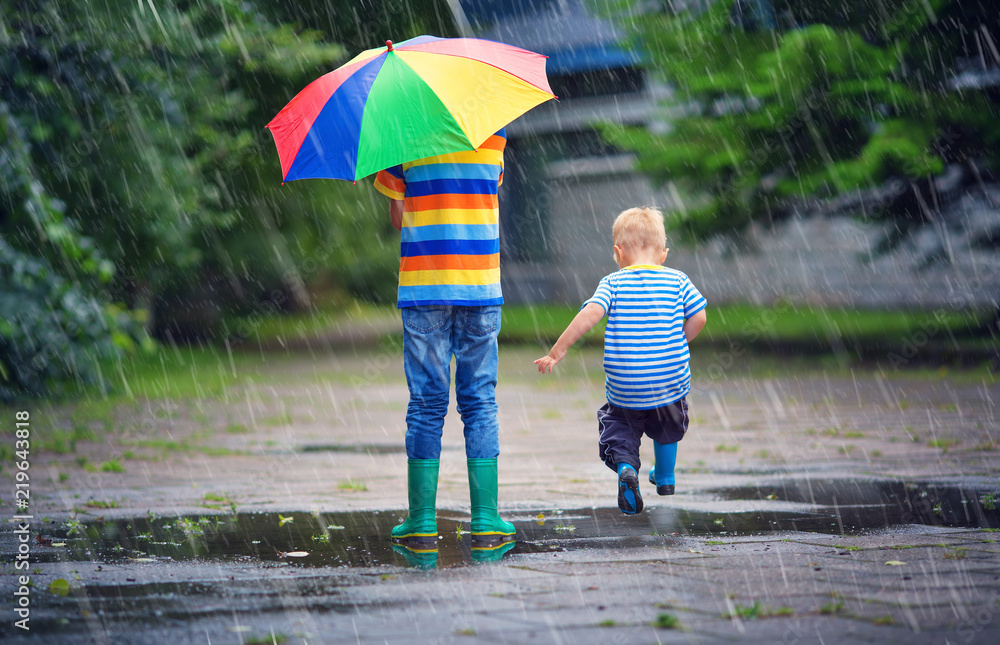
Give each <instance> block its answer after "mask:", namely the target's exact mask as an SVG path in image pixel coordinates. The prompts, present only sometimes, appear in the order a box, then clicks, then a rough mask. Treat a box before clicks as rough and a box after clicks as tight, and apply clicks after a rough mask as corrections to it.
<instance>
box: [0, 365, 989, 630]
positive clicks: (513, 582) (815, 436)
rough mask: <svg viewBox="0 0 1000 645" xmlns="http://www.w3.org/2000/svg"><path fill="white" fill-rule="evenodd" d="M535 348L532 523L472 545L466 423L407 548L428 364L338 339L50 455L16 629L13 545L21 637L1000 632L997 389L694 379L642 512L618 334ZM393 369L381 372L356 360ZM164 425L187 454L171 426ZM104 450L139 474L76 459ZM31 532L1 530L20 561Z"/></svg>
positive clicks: (527, 454)
mask: <svg viewBox="0 0 1000 645" xmlns="http://www.w3.org/2000/svg"><path fill="white" fill-rule="evenodd" d="M510 354H511V353H510V352H508V355H507V356H505V357H504V358H505V360H506V359H509V358H511V356H510ZM514 354H515V355H516V358H517V361H516V362H507V363H506V365H505V366H503V367H502V370H501V384H500V390H499V392H500V397H501V399H500V403H501V425H502V433H503V434H502V437H501V441H502V446H503V454H502V456H501V468H500V475H501V491H500V499H501V510H502V512H503V515H504V516H505V517H506V518H507V519H510V520H512V521H513V522H514V523H515V525H516V527H517V530H518V533H517V536H516V540H515V541H514V542H512V543H506V544H501V545H492V548H480V545H473V544H472V543H471V542H470V540H469V535H468V533H467V532H466V529H467V526H468V501H467V499H468V498H467V496H468V488H467V483H466V482H465V472H464V454H463V453H462V450H461V445H462V443H461V429H460V426H459V425H458V424H457V423H456V422H455V420H454V419H453V418H452V419H449V422H448V425H447V426H446V435H445V451H444V453H443V454H442V474H441V485H440V492H439V509H440V510H439V533H440V537H439V540H438V543H437V545H436V549H435V548H419V549H416V548H415V549H407V548H404V547H402V546H399V545H393V544H391V543H390V542H389V540H388V539H387V535H388V530H389V527H391V526H392V525H393V524H394V523H396V522H397V521H398V520H399V519H400V518H401V517H402V512H401V510H400V509H401V507H402V504H403V501H404V499H405V454H403V453H402V452H401V451H400V445H401V430H400V425H401V420H402V416H403V411H404V410H405V401H406V390H405V383H403V382H402V377H401V374H400V373H399V371H400V370H399V366H398V365H396V364H395V363H393V362H392V361H387V360H382V359H383V358H384V357H380V355H378V354H368V355H365V354H359V355H357V356H355V357H337V358H334V359H328V361H327V362H328V363H331V364H324V365H322V366H316V365H312V364H310V365H311V367H310V368H309V369H308V370H303V369H302V367H301V366H299V369H297V370H291V369H290V370H289V374H287V375H284V376H281V375H279V376H278V377H276V378H275V379H273V381H272V382H271V383H269V384H268V385H265V386H251V387H248V388H246V390H245V391H240V392H232V393H228V394H227V395H226V396H227V397H228V398H229V400H228V401H227V400H225V399H223V400H203V401H195V402H185V403H186V404H185V405H182V404H180V403H178V402H170V401H166V402H147V403H146V404H145V406H144V408H140V409H137V410H135V411H131V412H129V411H125V412H123V413H122V414H123V415H124V416H123V417H121V418H116V422H117V423H119V424H121V425H122V426H123V428H124V429H123V430H122V431H121V432H120V433H119V434H118V435H117V436H116V437H113V438H109V439H108V440H107V441H105V442H97V441H95V442H89V443H88V442H81V443H80V444H79V445H78V446H77V450H76V452H75V453H73V454H68V455H46V457H45V461H44V462H42V463H39V467H38V468H37V469H35V468H34V467H33V472H38V473H39V477H42V476H48V479H49V481H48V482H46V483H39V484H36V485H35V488H33V489H32V496H33V507H32V510H33V513H34V518H35V519H34V521H33V524H32V529H33V531H34V532H35V533H34V535H33V539H34V542H33V543H32V547H31V571H30V573H31V579H32V587H31V590H30V595H31V610H32V611H31V628H32V629H31V632H30V634H25V633H23V632H22V630H18V629H16V628H15V627H14V626H13V622H14V620H15V619H16V617H14V608H15V607H14V602H15V600H14V599H15V596H14V592H15V591H16V590H17V585H16V583H17V580H16V578H15V577H14V575H12V574H14V573H15V571H14V569H13V567H12V565H9V564H8V565H5V568H4V574H5V575H4V576H3V577H2V578H0V584H2V588H3V602H5V603H6V606H5V610H6V613H7V615H8V616H10V617H11V618H9V619H8V620H5V621H3V622H2V623H0V638H3V640H4V642H5V643H6V642H11V643H17V642H59V643H92V642H93V643H132V642H134V643H144V644H149V643H159V642H171V643H187V642H191V643H272V642H273V643H282V642H285V643H301V642H308V643H326V642H352V643H353V642H362V643H366V642H373V643H375V642H377V643H383V642H388V643H397V642H398V643H403V642H435V643H437V642H440V643H445V642H447V643H455V642H459V643H460V642H488V643H494V642H495V643H507V642H516V643H534V642H538V643H573V644H574V645H578V644H580V643H589V642H595V643H596V642H599V643H609V642H610V643H656V642H661V643H666V642H731V641H737V642H779V643H814V642H815V643H820V642H822V643H838V642H843V643H856V642H873V643H882V642H906V643H924V642H926V643H946V642H948V643H994V642H1000V543H998V542H997V540H1000V511H998V507H1000V499H998V498H1000V479H998V473H1000V452H998V451H997V448H998V446H997V440H998V439H1000V437H997V432H998V431H997V424H996V418H995V407H994V404H993V401H994V400H995V399H996V398H997V395H998V394H1000V391H998V388H997V386H996V385H995V384H993V383H992V382H991V381H988V380H985V379H977V378H969V377H966V378H963V376H962V375H945V374H941V375H937V376H936V377H932V378H928V377H926V376H925V377H915V376H913V375H907V374H884V373H865V374H854V373H847V374H845V373H843V372H839V373H834V374H827V373H824V372H822V371H803V372H801V373H798V372H797V373H795V374H785V375H782V376H768V377H764V378H762V377H760V376H746V375H741V374H739V373H731V374H729V375H728V376H727V377H726V378H725V379H723V380H717V381H714V382H712V383H710V384H709V385H710V386H709V387H706V388H705V389H703V390H701V391H696V392H695V393H693V394H692V397H691V402H692V416H693V422H692V430H691V432H690V434H689V436H688V437H687V438H686V439H685V440H684V441H683V442H682V443H681V445H680V450H679V461H678V465H679V467H678V494H677V495H674V496H671V497H658V496H656V495H655V492H654V491H653V489H652V487H651V486H649V485H648V484H646V483H645V481H643V488H642V490H643V493H644V495H645V501H646V510H645V511H644V512H643V513H641V514H640V515H637V516H624V515H623V514H621V513H620V512H619V511H618V509H617V508H616V507H614V501H615V500H614V476H613V474H612V473H611V471H609V470H607V469H606V468H605V467H604V466H603V465H602V464H600V462H598V461H597V458H596V429H595V428H594V427H593V426H594V425H595V424H594V421H593V416H594V410H596V407H597V405H598V404H599V402H600V397H601V395H602V389H601V384H600V356H599V353H598V355H597V356H596V358H595V356H594V355H593V354H591V353H586V352H585V353H581V355H579V356H578V357H576V361H577V363H576V365H572V366H567V367H568V368H569V369H567V370H564V372H566V373H564V375H562V376H561V380H557V379H553V380H538V379H536V378H535V375H533V374H531V373H530V367H529V368H526V367H525V366H524V365H522V362H523V361H522V360H521V359H522V358H523V359H524V360H525V361H527V359H528V355H527V353H525V355H524V356H523V357H522V356H520V354H518V353H516V352H514ZM568 362H569V361H568ZM595 363H596V366H595ZM383 364H384V367H381V368H379V369H377V370H370V371H369V372H368V373H367V375H366V376H364V380H363V381H362V382H351V381H349V380H345V379H340V380H338V379H337V378H335V377H331V376H329V374H331V373H338V372H343V371H347V372H348V373H355V374H361V375H365V374H366V372H365V370H366V369H367V367H366V366H371V365H374V366H379V365H383ZM529 365H530V361H529ZM561 367H562V366H561ZM570 370H572V371H570ZM128 415H132V416H131V418H129V417H128ZM452 416H454V413H452ZM137 419H138V420H137ZM145 420H152V423H145ZM53 423H54V424H56V425H57V426H58V424H61V423H71V419H70V418H67V419H58V418H54V420H53ZM130 424H134V425H130ZM70 427H71V426H70ZM213 427H214V428H216V429H217V431H215V432H210V431H207V430H206V428H213ZM143 428H150V429H151V430H150V431H147V432H146V433H145V434H143ZM232 428H238V429H239V431H232V430H231V429H232ZM227 429H230V430H229V431H227ZM152 432H155V435H154V434H151V433H152ZM164 436H166V437H169V439H170V440H171V441H174V442H177V443H178V444H180V445H183V446H186V447H185V448H184V449H180V450H178V449H173V448H172V449H165V448H164V447H163V446H164V444H163V443H162V442H161V443H156V442H154V441H153V439H154V438H156V439H159V438H161V437H164ZM914 437H916V439H914ZM647 448H648V446H644V453H643V456H644V457H647V456H649V454H648V453H651V452H652V451H651V450H648V452H647V450H646V449H647ZM125 451H130V452H131V453H132V455H133V456H132V457H124V456H123V455H124V453H125ZM81 456H87V457H88V458H89V460H90V462H91V463H100V462H99V460H101V459H103V460H108V459H111V458H116V459H120V462H121V463H123V464H124V470H125V472H102V471H98V472H92V471H90V470H88V469H85V468H74V467H73V464H74V460H78V459H79V458H80V457H81ZM647 465H648V464H647ZM43 473H44V475H43ZM63 473H65V475H63ZM36 481H39V480H36ZM13 529H14V525H13V524H10V523H8V524H6V525H5V526H3V527H2V528H0V553H2V555H3V561H4V562H5V563H8V562H11V563H12V562H13V561H14V557H15V554H16V552H17V548H18V544H17V542H16V537H15V534H14V532H13ZM39 537H40V538H41V541H39V540H38V538H39ZM22 573H23V572H22ZM57 580H65V581H66V583H67V584H66V586H65V587H61V586H60V585H61V584H62V583H56V584H55V585H54V586H51V587H50V585H52V583H53V582H54V581H57Z"/></svg>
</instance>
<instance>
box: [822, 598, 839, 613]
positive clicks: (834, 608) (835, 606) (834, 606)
mask: <svg viewBox="0 0 1000 645" xmlns="http://www.w3.org/2000/svg"><path fill="white" fill-rule="evenodd" d="M843 609H844V601H843V600H838V601H837V602H828V603H826V604H824V605H823V606H822V607H820V608H819V613H821V614H836V613H838V612H840V611H842V610H843Z"/></svg>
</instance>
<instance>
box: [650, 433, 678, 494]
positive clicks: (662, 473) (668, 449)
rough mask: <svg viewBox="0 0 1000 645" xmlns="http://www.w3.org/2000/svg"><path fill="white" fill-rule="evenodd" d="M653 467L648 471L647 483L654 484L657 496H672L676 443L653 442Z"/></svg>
mask: <svg viewBox="0 0 1000 645" xmlns="http://www.w3.org/2000/svg"><path fill="white" fill-rule="evenodd" d="M653 454H654V455H655V456H656V462H655V466H654V467H653V468H650V470H649V481H650V482H652V483H654V484H656V494H657V495H673V494H674V484H675V483H676V481H675V479H674V466H676V465H677V443H676V442H674V443H659V442H657V441H654V442H653Z"/></svg>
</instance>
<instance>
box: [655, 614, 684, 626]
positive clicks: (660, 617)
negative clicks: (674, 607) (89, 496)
mask: <svg viewBox="0 0 1000 645" xmlns="http://www.w3.org/2000/svg"><path fill="white" fill-rule="evenodd" d="M680 626H681V621H680V620H678V619H677V616H674V615H673V614H657V616H656V620H654V621H653V627H655V628H657V629H680Z"/></svg>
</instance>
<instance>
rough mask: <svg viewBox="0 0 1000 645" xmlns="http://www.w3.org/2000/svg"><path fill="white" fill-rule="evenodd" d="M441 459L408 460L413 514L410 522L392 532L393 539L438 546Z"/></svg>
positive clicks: (408, 478) (410, 513)
mask: <svg viewBox="0 0 1000 645" xmlns="http://www.w3.org/2000/svg"><path fill="white" fill-rule="evenodd" d="M440 465H441V461H440V460H439V459H408V460H407V461H406V474H407V477H406V481H407V488H408V489H409V501H410V512H409V514H408V515H407V516H406V521H404V522H403V523H402V524H399V525H398V526H395V527H393V529H392V539H394V540H405V541H407V542H418V543H420V542H437V537H438V529H437V518H436V517H435V516H434V503H435V502H436V501H437V486H438V467H439V466H440Z"/></svg>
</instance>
